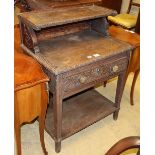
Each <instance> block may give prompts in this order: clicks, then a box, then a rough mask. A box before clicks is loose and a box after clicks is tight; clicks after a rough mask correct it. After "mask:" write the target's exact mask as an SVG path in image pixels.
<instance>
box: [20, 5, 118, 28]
mask: <svg viewBox="0 0 155 155" xmlns="http://www.w3.org/2000/svg"><path fill="white" fill-rule="evenodd" d="M114 14H116V12H115V11H112V10H109V9H107V8H103V7H99V6H95V5H94V6H83V7H71V8H65V9H53V10H50V11H49V10H48V11H42V12H40V11H37V12H27V13H21V14H20V16H21V17H23V18H24V19H25V20H27V22H28V23H29V24H30V25H31V26H32V28H33V29H35V30H39V29H41V28H47V27H51V26H57V25H62V24H67V23H73V22H78V21H84V20H89V19H95V18H99V17H106V16H109V15H114Z"/></svg>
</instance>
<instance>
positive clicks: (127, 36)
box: [109, 26, 140, 105]
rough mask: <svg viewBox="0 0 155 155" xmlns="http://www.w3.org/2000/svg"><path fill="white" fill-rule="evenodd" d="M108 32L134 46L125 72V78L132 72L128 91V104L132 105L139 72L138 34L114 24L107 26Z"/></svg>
mask: <svg viewBox="0 0 155 155" xmlns="http://www.w3.org/2000/svg"><path fill="white" fill-rule="evenodd" d="M109 34H110V35H111V36H112V37H114V38H117V39H119V40H122V41H125V42H127V43H129V44H131V45H132V46H134V50H133V52H132V53H131V58H130V63H129V66H128V71H127V73H126V80H127V78H128V75H129V74H130V73H134V77H133V81H132V86H131V92H130V104H131V105H134V101H133V96H134V88H135V83H136V80H137V77H138V75H139V72H140V36H139V35H138V34H136V33H131V32H130V31H126V30H124V29H123V28H120V27H116V26H111V27H110V28H109Z"/></svg>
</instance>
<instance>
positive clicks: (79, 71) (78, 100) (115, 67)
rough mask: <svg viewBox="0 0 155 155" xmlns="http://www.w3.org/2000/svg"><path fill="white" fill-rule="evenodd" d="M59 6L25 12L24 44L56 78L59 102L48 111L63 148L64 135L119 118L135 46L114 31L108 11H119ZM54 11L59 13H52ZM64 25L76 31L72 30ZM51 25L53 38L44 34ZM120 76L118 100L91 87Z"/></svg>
mask: <svg viewBox="0 0 155 155" xmlns="http://www.w3.org/2000/svg"><path fill="white" fill-rule="evenodd" d="M59 12H60V9H59V10H54V11H53V12H51V11H45V12H42V16H40V13H39V12H34V13H33V12H32V13H24V14H21V15H20V18H19V19H20V25H21V27H20V28H21V32H22V33H21V34H22V45H21V46H22V48H23V49H24V50H25V51H26V52H27V53H28V54H30V55H31V56H32V57H34V58H35V59H37V60H38V61H39V62H40V63H41V64H42V65H43V66H44V71H45V72H46V73H47V75H48V76H49V77H50V79H51V81H50V82H49V87H50V92H51V94H52V100H51V101H53V103H50V104H53V107H52V108H51V109H48V112H47V119H46V131H47V132H48V133H49V134H50V135H51V137H53V139H54V140H55V150H56V152H60V150H61V141H62V140H63V139H65V138H67V137H69V136H71V135H73V134H74V133H76V132H78V131H80V130H82V129H84V128H86V127H87V126H89V125H91V124H93V123H95V122H97V121H98V120H100V119H102V118H104V117H106V116H108V115H110V114H112V113H113V117H114V119H115V120H116V119H117V117H118V112H119V109H120V101H121V97H122V93H123V88H124V82H125V73H126V70H127V66H128V62H129V53H130V51H131V50H132V48H133V47H132V46H131V45H129V44H128V43H124V42H122V41H119V40H117V39H114V38H112V37H109V34H108V24H107V21H106V16H108V15H110V14H115V13H116V12H115V11H112V10H109V9H106V8H103V7H98V6H83V7H76V8H75V7H72V8H65V9H61V12H63V15H62V14H60V13H59ZM75 12H76V14H75ZM34 14H35V17H37V15H39V16H38V17H37V18H35V19H36V20H35V21H33V15H34ZM49 15H50V16H52V17H53V16H54V15H57V16H54V17H55V18H48V16H49ZM73 15H74V16H73ZM46 16H47V17H46ZM44 17H46V19H45V18H44ZM44 19H45V20H44ZM38 20H39V21H38ZM41 21H42V22H41ZM81 24H82V25H85V26H81ZM64 27H65V28H67V32H68V31H69V32H71V33H69V34H68V33H67V32H66V31H65V28H64ZM40 29H41V30H40ZM53 29H54V30H58V31H54V30H53ZM31 30H33V32H34V33H31ZM61 30H62V32H61ZM74 30H75V31H74ZM46 31H49V33H51V38H50V37H49V36H48V37H43V36H42V37H40V36H39V33H40V34H41V33H42V34H44V32H46ZM53 32H55V33H56V34H53ZM27 34H28V35H27ZM30 34H32V35H30ZM33 34H35V35H36V36H35V39H36V40H37V41H38V38H39V37H40V41H39V42H38V43H37V46H38V49H39V50H38V51H35V48H34V46H33V45H34V44H35V43H36V42H35V41H36V40H35V39H34V38H33ZM38 36H39V37H38ZM116 76H118V84H117V90H116V98H115V103H113V102H112V101H109V100H108V99H106V98H105V97H103V96H101V95H99V94H98V93H97V92H96V91H94V90H91V88H93V87H94V86H96V85H97V84H101V83H103V82H104V81H105V80H108V79H110V78H113V77H116ZM87 89H89V90H87ZM85 90H87V91H86V92H83V91H85ZM94 114H95V115H94Z"/></svg>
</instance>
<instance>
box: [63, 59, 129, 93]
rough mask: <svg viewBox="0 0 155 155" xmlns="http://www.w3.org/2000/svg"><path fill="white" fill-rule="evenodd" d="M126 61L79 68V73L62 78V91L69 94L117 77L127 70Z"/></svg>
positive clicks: (120, 60)
mask: <svg viewBox="0 0 155 155" xmlns="http://www.w3.org/2000/svg"><path fill="white" fill-rule="evenodd" d="M127 65H128V59H126V58H123V59H119V60H115V61H111V62H109V63H100V64H97V65H95V66H91V65H88V66H87V67H85V68H84V69H83V68H81V69H80V71H79V72H78V71H77V72H76V73H74V74H72V75H70V76H68V77H65V78H63V91H64V92H70V91H74V90H75V89H80V88H81V87H85V86H86V85H89V84H90V83H92V82H94V84H95V83H97V81H99V80H101V79H103V80H104V79H107V78H109V77H113V76H117V75H118V74H119V73H120V72H121V71H124V70H125V69H126V68H127Z"/></svg>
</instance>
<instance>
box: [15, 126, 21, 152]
mask: <svg viewBox="0 0 155 155" xmlns="http://www.w3.org/2000/svg"><path fill="white" fill-rule="evenodd" d="M15 138H16V146H17V147H16V148H17V155H21V154H22V151H21V132H20V125H19V124H17V123H15Z"/></svg>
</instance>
